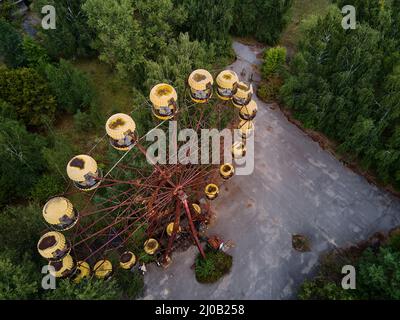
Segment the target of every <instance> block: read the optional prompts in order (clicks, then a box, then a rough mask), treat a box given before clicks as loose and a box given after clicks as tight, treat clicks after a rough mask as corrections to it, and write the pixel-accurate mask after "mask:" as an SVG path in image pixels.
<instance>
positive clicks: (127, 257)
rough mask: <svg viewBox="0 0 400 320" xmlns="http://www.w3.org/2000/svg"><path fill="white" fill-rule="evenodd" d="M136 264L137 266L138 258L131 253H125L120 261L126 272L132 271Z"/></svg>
mask: <svg viewBox="0 0 400 320" xmlns="http://www.w3.org/2000/svg"><path fill="white" fill-rule="evenodd" d="M135 264H136V256H135V254H134V253H133V252H131V251H125V252H124V253H123V254H122V255H121V257H120V259H119V265H120V266H121V268H122V269H125V270H130V269H132V268H133V266H134V265H135Z"/></svg>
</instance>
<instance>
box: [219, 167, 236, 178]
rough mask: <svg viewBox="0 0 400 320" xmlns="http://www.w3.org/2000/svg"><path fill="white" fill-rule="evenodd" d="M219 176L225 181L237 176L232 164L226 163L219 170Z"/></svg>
mask: <svg viewBox="0 0 400 320" xmlns="http://www.w3.org/2000/svg"><path fill="white" fill-rule="evenodd" d="M219 174H220V175H221V177H222V178H223V179H225V180H228V179H230V178H232V177H233V175H234V174H235V168H234V167H233V165H231V164H230V163H225V164H223V165H222V166H221V167H220V168H219Z"/></svg>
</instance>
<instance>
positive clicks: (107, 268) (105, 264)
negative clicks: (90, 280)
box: [93, 260, 113, 280]
mask: <svg viewBox="0 0 400 320" xmlns="http://www.w3.org/2000/svg"><path fill="white" fill-rule="evenodd" d="M93 271H94V275H95V277H96V278H97V279H101V280H107V279H108V278H109V277H111V275H112V273H113V266H112V263H111V262H110V261H108V260H100V261H97V262H96V264H95V265H94V267H93Z"/></svg>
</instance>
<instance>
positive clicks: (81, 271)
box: [72, 261, 90, 283]
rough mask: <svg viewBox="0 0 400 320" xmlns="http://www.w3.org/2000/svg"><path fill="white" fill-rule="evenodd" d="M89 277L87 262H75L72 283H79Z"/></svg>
mask: <svg viewBox="0 0 400 320" xmlns="http://www.w3.org/2000/svg"><path fill="white" fill-rule="evenodd" d="M89 277H90V266H89V263H87V262H85V261H79V262H78V263H77V264H76V270H75V272H74V275H73V278H72V281H73V282H74V283H80V282H81V281H82V280H84V279H88V278H89Z"/></svg>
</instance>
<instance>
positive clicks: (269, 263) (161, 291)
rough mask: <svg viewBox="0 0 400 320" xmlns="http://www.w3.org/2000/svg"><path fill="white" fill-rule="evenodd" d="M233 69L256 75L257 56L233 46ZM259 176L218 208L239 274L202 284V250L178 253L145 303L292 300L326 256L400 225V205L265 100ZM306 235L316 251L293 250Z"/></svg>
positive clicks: (226, 195)
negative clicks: (197, 268)
mask: <svg viewBox="0 0 400 320" xmlns="http://www.w3.org/2000/svg"><path fill="white" fill-rule="evenodd" d="M234 47H235V51H236V53H237V55H238V57H239V59H238V60H237V61H236V62H235V63H234V64H233V65H232V68H233V69H234V70H235V71H236V72H238V74H240V73H241V71H242V70H243V68H246V69H247V74H248V75H250V74H251V70H252V65H251V64H252V63H257V59H256V54H257V49H255V48H249V47H246V46H244V45H241V44H239V43H235V44H234ZM256 100H257V103H258V106H259V113H258V115H257V118H256V121H255V123H256V139H255V140H256V141H255V154H256V156H255V166H256V168H255V171H254V173H253V174H252V175H251V176H236V177H234V178H233V179H232V180H231V181H229V182H228V183H226V184H225V185H224V187H222V190H221V196H220V197H219V198H218V199H217V200H216V201H215V202H214V203H213V204H214V208H215V211H216V212H217V215H218V220H217V222H216V223H215V225H214V226H213V227H212V228H211V229H210V230H209V233H210V234H214V233H216V234H220V235H221V236H223V237H224V239H231V240H232V241H234V242H235V243H236V247H235V248H233V249H231V251H230V253H231V254H232V255H233V258H234V262H233V268H232V272H231V273H230V274H229V275H227V276H226V277H225V278H223V280H221V281H220V282H218V283H216V284H213V285H201V284H199V283H197V282H196V280H195V278H194V272H193V270H191V269H190V266H191V265H192V264H193V261H194V257H195V255H196V254H197V251H196V248H195V247H192V248H191V249H189V250H188V251H186V252H183V253H177V254H174V256H173V258H174V262H173V263H172V265H171V266H170V267H169V269H167V270H165V271H164V270H162V269H161V268H157V267H155V266H150V267H149V272H148V273H147V275H146V279H145V282H146V293H145V299H290V298H295V294H296V290H297V288H298V286H299V284H300V283H301V282H302V281H303V280H304V279H305V278H306V277H309V276H311V275H312V273H313V271H314V270H315V269H314V268H315V266H316V264H317V261H318V256H319V254H320V253H321V252H322V251H324V250H327V249H329V248H332V247H334V246H346V245H349V244H351V243H354V242H357V241H359V240H362V239H365V238H367V237H368V236H370V235H371V234H373V233H374V232H376V231H378V230H388V229H390V228H392V227H393V226H396V225H399V224H400V200H399V199H397V198H395V197H393V196H391V195H389V194H387V193H385V192H383V191H381V190H379V189H378V188H377V187H375V186H374V185H370V184H368V182H367V181H366V180H365V179H364V178H363V177H360V176H358V175H357V174H355V173H353V172H352V171H351V170H349V169H347V168H346V167H344V166H343V165H342V164H341V163H340V162H339V161H337V160H336V159H335V158H334V157H333V156H332V155H330V154H329V153H327V152H325V151H324V150H322V149H321V148H320V147H319V145H318V144H317V143H316V142H314V141H313V140H311V139H310V138H309V137H308V136H306V135H305V134H304V133H303V132H302V131H301V130H300V129H298V128H297V127H296V126H294V125H293V124H291V123H289V122H288V121H287V120H286V118H285V117H284V116H283V114H282V113H281V112H280V111H279V110H272V109H271V108H270V106H268V105H266V104H264V103H262V102H260V101H259V100H258V99H256ZM293 233H301V234H306V235H308V236H309V237H310V238H311V241H312V252H310V253H298V252H296V251H294V250H293V249H292V247H291V235H292V234H293Z"/></svg>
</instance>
